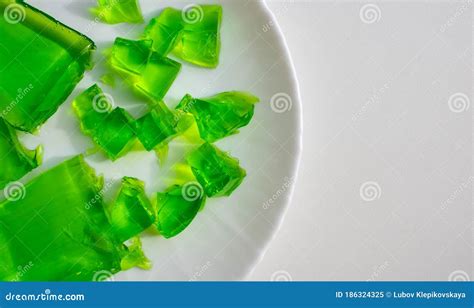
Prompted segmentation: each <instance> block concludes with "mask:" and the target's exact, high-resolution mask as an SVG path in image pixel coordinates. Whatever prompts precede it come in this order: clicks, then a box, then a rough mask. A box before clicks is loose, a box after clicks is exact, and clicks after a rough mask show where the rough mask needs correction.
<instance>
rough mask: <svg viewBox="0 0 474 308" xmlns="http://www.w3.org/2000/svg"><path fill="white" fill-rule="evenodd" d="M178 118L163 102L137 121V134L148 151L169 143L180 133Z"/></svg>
mask: <svg viewBox="0 0 474 308" xmlns="http://www.w3.org/2000/svg"><path fill="white" fill-rule="evenodd" d="M177 125H178V123H177V118H176V116H175V115H174V113H173V112H172V111H171V110H169V109H168V107H167V106H166V105H165V104H164V103H163V102H158V103H156V104H155V105H154V107H153V108H152V110H151V111H150V112H149V113H147V114H146V115H144V116H143V117H141V118H140V119H138V120H137V121H136V134H137V137H138V139H139V140H140V142H141V143H142V144H143V146H144V147H145V149H146V150H147V151H151V150H153V149H154V148H156V147H157V146H160V145H165V144H167V143H168V142H169V141H170V140H171V139H172V138H174V137H175V136H176V135H177V134H178V130H177Z"/></svg>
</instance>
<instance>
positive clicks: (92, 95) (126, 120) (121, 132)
mask: <svg viewBox="0 0 474 308" xmlns="http://www.w3.org/2000/svg"><path fill="white" fill-rule="evenodd" d="M109 97H110V96H108V95H107V94H105V93H103V92H102V90H101V89H100V88H99V86H97V85H93V86H92V87H90V88H89V89H87V90H86V91H84V92H83V93H82V94H80V95H79V96H78V97H77V98H76V99H75V100H74V101H73V104H72V105H73V109H74V111H75V113H76V115H77V117H78V118H79V120H80V123H81V130H82V131H83V132H84V134H86V135H88V136H90V137H91V138H92V139H93V140H94V142H95V143H96V144H97V145H98V146H99V147H100V148H101V149H102V150H103V151H104V152H105V154H106V155H107V156H108V157H109V158H110V159H111V160H116V159H118V158H120V157H122V156H123V155H125V154H126V153H128V151H130V149H131V148H132V147H133V145H134V144H135V141H136V136H135V124H134V122H135V119H133V118H132V116H130V115H129V114H128V113H127V111H125V110H124V109H122V108H119V107H117V108H115V109H113V110H112V107H113V106H112V103H111V102H110V101H109Z"/></svg>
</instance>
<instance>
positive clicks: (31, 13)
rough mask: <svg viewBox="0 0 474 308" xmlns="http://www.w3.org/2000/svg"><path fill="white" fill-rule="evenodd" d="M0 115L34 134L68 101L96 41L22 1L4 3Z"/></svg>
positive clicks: (0, 20)
mask: <svg viewBox="0 0 474 308" xmlns="http://www.w3.org/2000/svg"><path fill="white" fill-rule="evenodd" d="M0 12H2V13H4V14H3V15H2V17H4V18H0V38H1V40H0V117H2V118H4V119H5V120H6V121H7V122H8V123H10V124H11V125H12V126H14V127H15V128H17V129H19V130H23V131H27V132H34V131H35V130H36V129H37V128H38V126H40V125H41V124H43V123H44V122H46V120H47V119H49V118H50V117H51V116H52V115H53V114H54V113H55V112H56V110H57V109H58V107H59V106H60V105H61V104H62V103H63V102H64V101H65V100H66V98H67V97H68V96H69V94H70V93H71V92H72V90H73V89H74V88H75V86H76V85H77V83H78V82H79V81H80V80H81V79H82V77H83V74H84V71H85V69H86V68H90V67H91V54H92V52H93V50H94V49H95V45H94V43H93V42H92V41H91V40H90V39H89V38H87V37H85V36H83V35H81V34H79V33H78V32H76V31H74V30H72V29H70V28H68V27H67V26H65V25H63V24H61V23H60V22H58V21H56V20H55V19H53V18H52V17H50V16H48V15H46V14H44V13H42V12H40V11H39V10H37V9H35V8H33V7H31V6H29V5H27V4H25V3H24V2H23V1H14V0H3V1H0Z"/></svg>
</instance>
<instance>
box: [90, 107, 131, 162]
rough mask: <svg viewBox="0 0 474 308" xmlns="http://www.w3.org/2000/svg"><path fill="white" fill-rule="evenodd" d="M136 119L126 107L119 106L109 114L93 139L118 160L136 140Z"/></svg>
mask: <svg viewBox="0 0 474 308" xmlns="http://www.w3.org/2000/svg"><path fill="white" fill-rule="evenodd" d="M134 121H135V120H134V119H133V118H132V117H131V116H130V115H129V114H128V112H127V111H126V110H125V109H123V108H118V107H117V108H115V109H114V110H112V112H110V113H109V114H107V116H106V117H105V119H104V120H103V121H102V123H101V124H100V125H99V127H97V130H96V132H95V133H94V134H93V135H92V139H93V140H94V141H95V142H96V143H97V144H98V145H99V146H100V147H101V148H102V149H103V150H104V151H105V153H106V154H107V156H108V157H109V158H110V159H111V160H116V159H118V158H120V157H122V156H123V155H125V154H126V153H128V152H129V151H130V149H131V148H132V147H133V145H134V143H135V141H136V136H135V129H134Z"/></svg>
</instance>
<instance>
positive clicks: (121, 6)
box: [91, 0, 143, 24]
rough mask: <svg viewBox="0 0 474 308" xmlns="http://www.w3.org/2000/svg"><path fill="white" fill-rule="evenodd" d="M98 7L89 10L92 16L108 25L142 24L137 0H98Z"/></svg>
mask: <svg viewBox="0 0 474 308" xmlns="http://www.w3.org/2000/svg"><path fill="white" fill-rule="evenodd" d="M97 5H98V7H96V8H93V9H91V12H92V14H94V15H95V16H97V17H98V18H99V19H100V20H102V21H104V22H105V23H108V24H118V23H123V22H127V23H131V24H139V23H142V22H143V16H142V12H141V10H140V6H139V4H138V2H137V0H98V1H97Z"/></svg>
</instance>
